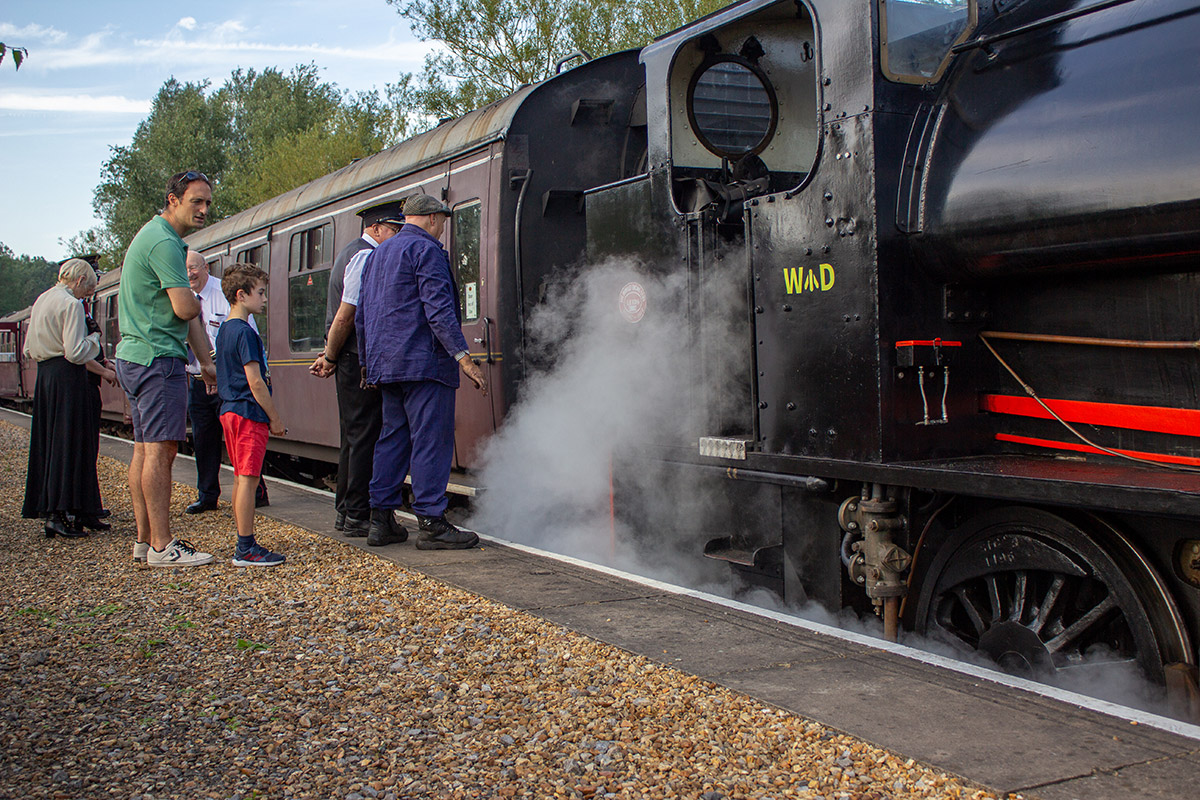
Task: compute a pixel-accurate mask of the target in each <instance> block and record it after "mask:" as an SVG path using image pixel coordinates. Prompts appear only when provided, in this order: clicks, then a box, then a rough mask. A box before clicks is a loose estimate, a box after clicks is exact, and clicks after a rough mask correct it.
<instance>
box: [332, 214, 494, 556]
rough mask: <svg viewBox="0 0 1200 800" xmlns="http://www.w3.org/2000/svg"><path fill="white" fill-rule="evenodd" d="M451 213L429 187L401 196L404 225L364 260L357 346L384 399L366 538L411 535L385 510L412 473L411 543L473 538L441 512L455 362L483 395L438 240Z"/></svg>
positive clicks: (448, 543)
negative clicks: (415, 530) (414, 525)
mask: <svg viewBox="0 0 1200 800" xmlns="http://www.w3.org/2000/svg"><path fill="white" fill-rule="evenodd" d="M450 215H451V211H450V208H449V207H448V206H447V205H446V204H445V203H443V202H441V201H440V200H438V199H436V198H434V197H430V196H429V195H427V194H418V195H414V196H412V197H410V198H408V200H407V201H405V203H404V219H405V224H404V227H402V228H401V229H400V232H399V233H398V234H396V235H395V236H393V237H392V238H390V239H388V240H387V241H385V242H383V243H382V244H380V245H379V247H377V248H376V249H375V250H374V251H373V252H372V253H371V255H370V256H369V257H368V258H367V263H366V265H365V266H364V267H363V273H362V288H361V289H360V294H359V298H360V302H359V304H358V309H357V313H356V315H355V323H356V326H357V328H358V342H359V351H360V356H361V360H362V365H363V367H364V368H365V370H366V378H365V380H366V382H367V383H368V384H375V385H377V386H378V387H379V390H380V393H381V395H382V399H383V429H382V431H381V432H380V435H379V441H378V442H377V443H376V444H375V462H374V469H373V472H372V476H371V487H370V490H371V530H370V533H369V534H368V537H367V544H370V545H375V546H378V545H384V544H391V543H393V542H403V541H405V540H407V539H408V532H407V531H406V530H405V529H404V528H403V527H402V526H401V525H399V524H398V523H397V522H396V518H395V516H394V515H393V513H392V512H393V511H394V510H395V509H397V508H399V507H400V506H401V504H402V502H403V488H404V478H405V476H406V475H407V474H409V473H410V472H411V473H412V488H413V504H412V505H413V511H414V512H415V513H416V515H417V521H418V524H419V526H420V532H419V536H418V538H417V548H418V549H420V550H458V549H464V548H469V547H474V546H475V545H476V544H477V543H478V542H479V537H478V536H476V535H475V534H474V533H471V532H470V531H464V530H460V529H458V528H456V527H454V526H453V525H451V524H450V523H449V522H448V521H447V520H446V517H445V513H446V506H447V504H448V500H447V498H446V484H447V483H448V482H449V480H450V466H451V462H452V461H453V458H454V394H455V390H456V389H457V388H458V382H459V378H458V373H459V369H460V368H461V369H462V372H463V373H464V374H466V376H467V377H468V378H469V379H470V380H471V382H472V383H474V384H475V386H476V388H478V389H479V390H480V391H481V392H483V393H484V394H487V384H486V383H485V381H484V378H483V373H482V372H481V371H480V369H479V367H478V366H477V365H476V364H475V362H474V361H472V360H471V356H470V353H469V352H468V350H467V341H466V339H465V338H463V334H462V319H461V315H460V314H461V312H460V311H459V307H458V285H457V283H456V281H455V280H454V273H453V272H452V271H451V269H450V258H449V256H448V255H447V254H446V248H445V247H443V246H442V243H441V242H440V241H439V239H440V238H441V236H442V232H443V231H444V230H445V227H446V220H447V219H448V218H449V217H450Z"/></svg>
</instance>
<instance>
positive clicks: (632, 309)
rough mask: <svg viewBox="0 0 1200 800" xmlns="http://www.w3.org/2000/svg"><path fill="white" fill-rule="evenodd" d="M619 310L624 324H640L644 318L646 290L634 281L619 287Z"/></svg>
mask: <svg viewBox="0 0 1200 800" xmlns="http://www.w3.org/2000/svg"><path fill="white" fill-rule="evenodd" d="M617 305H618V306H620V308H621V316H622V317H624V318H625V321H626V322H640V321H641V319H642V317H644V316H646V290H645V289H643V288H642V285H641V284H640V283H638V282H636V281H630V282H629V283H627V284H625V285H624V286H622V287H621V297H620V299H619V301H618V302H617Z"/></svg>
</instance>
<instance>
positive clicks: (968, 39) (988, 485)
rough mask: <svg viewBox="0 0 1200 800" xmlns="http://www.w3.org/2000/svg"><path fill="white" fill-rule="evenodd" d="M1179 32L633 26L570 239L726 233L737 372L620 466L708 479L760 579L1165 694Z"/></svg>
mask: <svg viewBox="0 0 1200 800" xmlns="http://www.w3.org/2000/svg"><path fill="white" fill-rule="evenodd" d="M1198 37H1200V5H1197V4H1196V3H1195V2H1191V1H1189V0H1101V1H1100V2H1094V1H1093V2H1087V1H1086V0H1082V1H1081V0H1037V2H1034V1H1033V0H1028V1H1027V2H1020V1H1016V2H1012V1H1009V0H996V1H995V2H988V3H976V2H966V1H965V0H964V1H962V2H958V1H950V2H942V1H941V0H929V1H928V2H918V1H917V0H879V1H878V2H871V3H854V4H847V3H844V2H832V0H830V1H828V2H823V1H822V0H812V2H792V1H791V0H788V2H771V0H747V1H746V2H742V3H738V4H736V5H733V6H730V7H729V8H727V9H725V10H723V11H721V12H718V13H717V14H714V15H712V16H710V17H708V18H706V19H703V20H700V21H698V22H697V23H695V24H693V25H691V26H688V27H686V28H683V29H682V30H679V31H676V32H675V33H673V34H671V35H669V36H667V37H664V38H663V39H661V40H659V41H657V42H655V43H653V44H651V45H650V46H648V47H647V48H645V49H644V50H643V51H642V54H641V60H642V63H643V64H644V65H645V70H646V84H645V85H646V116H645V119H646V120H647V122H648V125H647V134H648V135H647V144H648V157H647V163H648V169H647V171H646V173H645V174H644V175H641V176H638V177H637V178H635V179H632V180H628V181H624V182H621V183H619V184H614V185H611V186H605V187H597V188H596V189H594V190H591V191H589V192H588V193H587V194H586V197H585V200H586V211H587V226H588V244H589V256H590V258H592V259H599V258H602V257H604V256H605V255H609V254H618V255H619V254H626V255H629V256H636V255H638V254H645V253H646V252H647V246H646V243H647V242H653V243H655V246H656V249H657V251H658V253H659V256H660V257H661V258H662V260H663V263H665V262H667V261H674V262H676V263H681V264H682V265H683V267H685V268H686V269H687V270H688V271H689V273H690V274H691V275H692V276H693V280H691V281H689V283H688V285H689V287H693V286H694V287H702V286H703V285H704V278H705V276H706V275H707V274H710V273H716V272H719V271H722V270H724V269H727V263H728V262H729V261H730V260H731V259H736V260H737V264H738V266H739V268H740V270H741V275H742V278H743V280H742V287H743V289H744V298H745V299H744V301H743V303H742V308H741V313H740V314H739V315H738V316H739V318H740V320H741V322H740V326H741V330H742V335H743V341H744V348H743V353H744V355H745V362H746V363H747V364H749V367H748V368H747V369H746V370H745V373H744V375H742V376H741V378H742V379H741V380H740V381H732V382H731V381H728V380H702V381H700V388H699V389H698V390H697V391H696V392H693V393H692V396H693V398H695V397H696V396H699V397H700V401H699V402H700V404H701V406H702V407H705V408H710V409H714V411H713V412H712V413H710V414H708V422H707V425H708V430H707V431H701V435H700V436H699V437H698V439H697V442H696V443H693V444H692V446H691V447H679V446H676V445H678V443H669V442H659V443H648V444H647V445H646V446H644V447H642V448H640V450H639V452H637V453H635V454H633V455H631V456H630V457H629V458H628V459H627V460H626V462H625V465H624V467H625V471H633V472H636V471H637V470H638V469H650V468H653V469H657V470H660V471H661V470H667V471H670V472H672V473H673V480H674V481H675V483H676V485H680V484H681V483H682V484H684V485H690V486H692V487H693V492H694V494H696V495H700V496H705V497H708V498H717V499H716V500H712V501H711V502H710V504H709V507H708V508H707V509H706V512H707V513H706V519H707V523H706V528H705V531H701V533H699V534H697V538H698V539H700V540H702V541H701V542H698V545H699V544H702V545H703V547H704V550H705V554H706V555H707V556H709V557H710V558H714V559H718V560H724V561H727V562H729V564H730V565H731V567H732V568H733V569H735V570H737V571H738V572H740V573H741V574H742V575H743V576H744V577H745V578H746V580H747V581H748V582H750V583H752V584H758V585H764V586H768V587H770V588H772V589H774V590H775V591H778V592H780V593H781V594H783V595H784V596H785V597H786V598H788V599H789V601H796V602H804V601H806V600H815V601H818V602H820V603H822V604H824V605H826V606H828V607H832V608H839V607H844V606H854V607H858V608H860V609H874V610H875V611H876V612H877V613H878V614H880V616H882V618H883V622H884V630H885V633H886V634H888V635H889V636H891V637H895V636H896V635H897V632H898V630H899V629H900V628H901V627H902V626H903V627H906V628H909V629H913V630H916V631H918V632H921V633H923V634H926V635H929V636H934V637H937V638H940V639H942V640H944V641H946V642H949V643H950V644H951V645H952V646H954V647H956V648H958V649H960V650H963V651H966V652H975V653H982V654H984V655H987V656H989V657H990V658H992V659H994V660H995V661H996V662H998V663H999V664H1000V665H1001V666H1002V667H1004V668H1006V669H1009V670H1012V671H1014V672H1018V673H1023V674H1030V675H1039V676H1041V675H1046V674H1048V673H1049V674H1055V673H1057V674H1058V675H1061V676H1066V675H1068V674H1070V675H1074V676H1076V678H1077V681H1078V682H1086V681H1087V680H1088V678H1087V676H1089V675H1094V674H1099V673H1100V672H1101V671H1103V670H1104V669H1106V668H1108V667H1111V666H1112V665H1113V664H1136V665H1137V666H1138V667H1139V668H1140V669H1141V670H1142V671H1143V672H1144V673H1145V674H1146V675H1148V676H1150V677H1151V678H1152V679H1154V680H1155V681H1157V682H1159V683H1165V684H1166V685H1167V686H1168V687H1169V688H1170V690H1171V695H1172V697H1173V698H1174V700H1175V701H1176V703H1177V713H1183V714H1190V715H1191V716H1192V717H1196V715H1197V713H1200V706H1198V705H1197V699H1196V698H1197V695H1196V662H1197V652H1196V640H1195V637H1196V634H1197V630H1198V628H1197V625H1198V623H1200V526H1198V522H1200V471H1198V470H1197V467H1200V439H1198V438H1197V437H1198V436H1200V412H1198V411H1197V386H1198V385H1200V359H1198V358H1197V348H1198V347H1200V344H1198V343H1197V341H1196V340H1197V339H1198V338H1200V335H1198V332H1200V274H1198V273H1200V139H1197V137H1195V136H1194V135H1193V133H1192V129H1193V128H1194V125H1195V123H1196V121H1197V113H1198V110H1200V84H1198V83H1197V81H1196V79H1195V74H1196V72H1195V68H1196V65H1197V64H1198V63H1200V45H1197V44H1196V42H1197V41H1200V39H1198ZM631 210H632V213H630V211H631ZM688 295H689V299H688V302H689V307H690V308H691V309H692V311H693V312H694V313H692V314H691V318H692V319H693V320H694V325H695V330H693V331H692V333H691V336H692V339H691V341H693V342H694V343H696V347H694V348H692V350H693V351H694V352H693V356H694V357H695V358H696V365H695V369H694V370H693V372H694V374H697V375H704V374H705V373H704V369H705V367H706V358H705V356H704V350H705V343H706V342H707V341H708V340H709V338H710V337H712V336H716V335H717V334H716V330H717V329H718V328H720V327H721V326H724V325H725V324H726V322H727V321H726V320H725V319H723V318H722V316H721V315H720V314H710V313H706V311H705V303H706V302H707V300H706V298H705V297H704V295H703V292H702V291H700V290H699V289H697V290H696V291H694V292H693V291H692V290H690V289H689V291H688ZM647 303H648V304H649V305H652V303H653V301H652V300H650V299H648V300H647ZM730 392H734V393H738V402H736V403H734V404H733V407H734V408H735V409H737V411H735V413H732V414H730V413H728V412H721V411H719V409H721V408H728V407H729V405H730V404H729V402H728V401H729V394H730ZM618 471H619V472H620V471H621V470H618ZM626 495H627V498H626V499H627V502H628V503H630V504H631V505H632V506H633V507H637V505H638V502H639V498H638V487H637V485H636V482H629V485H627V486H626ZM646 507H647V509H648V510H647V511H646V512H645V515H643V517H642V522H643V523H644V524H646V525H647V527H649V528H651V529H659V528H660V526H667V525H669V524H670V519H669V517H663V518H660V519H654V518H653V516H652V515H653V514H654V511H653V506H652V504H647V505H646ZM1076 685H1078V683H1077V684H1076ZM1189 706H1190V708H1189Z"/></svg>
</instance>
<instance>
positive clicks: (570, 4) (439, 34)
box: [388, 0, 730, 119]
mask: <svg viewBox="0 0 1200 800" xmlns="http://www.w3.org/2000/svg"><path fill="white" fill-rule="evenodd" d="M729 1H730V0H590V1H589V0H415V2H413V1H410V0H388V3H390V4H392V5H394V6H396V7H397V11H398V13H399V14H400V15H401V16H402V17H404V18H405V19H407V20H408V21H409V22H410V23H412V30H413V33H415V34H416V35H417V37H418V38H420V39H421V40H422V41H436V42H439V43H441V44H442V45H443V46H444V48H445V49H444V50H439V51H438V52H435V53H432V54H430V55H428V56H426V57H425V64H424V68H423V70H422V72H421V76H420V78H419V79H416V80H415V81H414V85H413V87H412V88H411V90H408V92H407V98H408V100H409V101H410V102H412V103H413V104H414V107H415V108H416V110H419V111H420V112H422V113H423V114H425V115H428V116H429V117H433V118H437V119H442V118H446V117H457V116H461V115H463V114H465V113H467V112H468V111H471V110H472V109H475V108H479V107H480V106H483V105H486V104H488V103H491V102H493V101H495V100H499V99H500V98H502V97H505V96H506V95H509V94H512V93H513V92H514V91H516V90H517V89H518V88H519V87H520V86H522V85H523V84H527V83H536V82H538V81H541V80H545V79H546V78H548V77H550V75H551V74H552V73H553V71H554V66H555V63H556V62H557V61H558V60H559V59H560V58H562V57H564V56H566V55H569V54H570V53H572V52H576V51H582V52H585V53H587V54H589V55H591V56H594V57H596V56H602V55H607V54H608V53H613V52H616V51H618V50H625V49H628V48H631V47H641V46H643V45H645V44H646V43H647V42H649V41H650V40H651V39H653V38H654V37H655V36H657V35H659V34H661V33H665V32H666V31H669V30H672V29H674V28H676V27H679V26H680V25H683V24H684V23H687V22H690V21H692V20H694V19H696V18H698V17H700V16H703V15H704V14H707V13H709V12H711V11H715V10H716V9H718V8H722V7H723V6H726V5H728V4H729Z"/></svg>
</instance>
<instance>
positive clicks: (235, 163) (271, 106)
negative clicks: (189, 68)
mask: <svg viewBox="0 0 1200 800" xmlns="http://www.w3.org/2000/svg"><path fill="white" fill-rule="evenodd" d="M211 102H212V103H213V104H215V105H218V106H220V107H221V108H222V109H223V110H224V112H225V113H227V114H228V117H229V123H230V128H229V138H228V140H227V141H226V142H225V155H226V157H227V158H228V165H229V168H228V172H227V173H224V174H223V176H222V177H223V178H224V180H223V181H222V186H221V193H220V197H219V198H216V201H217V202H219V203H220V206H221V211H222V215H223V216H224V215H228V214H233V213H237V211H241V210H243V209H246V208H249V207H250V206H252V205H254V204H255V203H257V202H259V197H260V195H258V194H256V193H255V192H254V191H252V190H251V189H250V188H249V184H250V183H252V182H254V178H253V176H254V175H255V174H256V172H258V171H259V168H260V164H259V162H260V159H261V157H262V156H263V154H264V153H266V152H267V151H269V150H270V149H271V148H272V147H273V146H275V144H276V143H277V142H278V141H280V140H282V139H285V138H287V137H290V136H295V135H297V134H300V133H303V132H305V131H309V130H310V129H320V128H323V127H325V126H326V125H327V124H328V123H329V121H330V120H331V119H332V118H333V116H334V114H336V112H337V110H338V109H339V108H340V106H341V93H340V92H339V91H338V89H337V87H336V86H334V85H333V84H331V83H323V82H322V81H320V80H319V79H318V77H317V65H316V64H304V65H301V66H297V67H294V68H293V69H292V71H291V72H290V73H288V74H286V75H285V74H284V73H282V72H280V71H279V70H277V69H275V68H273V67H268V68H267V69H264V70H263V71H262V72H256V71H255V70H253V69H249V70H242V69H237V70H234V72H233V74H232V75H231V76H230V78H229V80H228V81H226V83H225V85H224V86H222V87H221V89H220V90H218V91H217V92H216V94H214V95H213V97H212V101H211ZM320 174H322V175H323V174H325V173H320ZM301 182H303V181H301ZM293 185H295V186H298V185H299V184H293ZM288 188H289V189H290V188H292V187H291V186H289V187H288ZM285 191H286V190H285ZM276 194H278V192H276ZM272 196H274V195H267V197H272ZM262 199H265V198H262ZM214 204H215V203H214Z"/></svg>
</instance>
